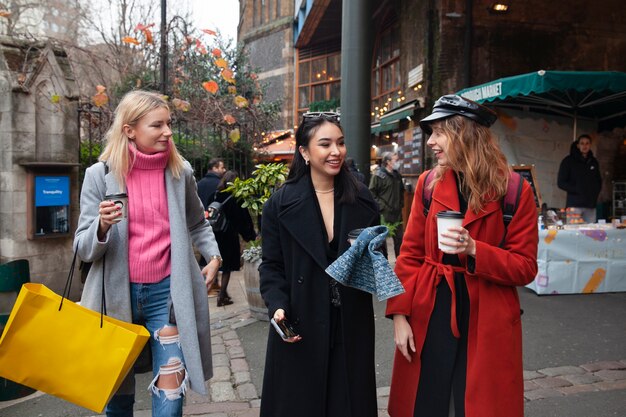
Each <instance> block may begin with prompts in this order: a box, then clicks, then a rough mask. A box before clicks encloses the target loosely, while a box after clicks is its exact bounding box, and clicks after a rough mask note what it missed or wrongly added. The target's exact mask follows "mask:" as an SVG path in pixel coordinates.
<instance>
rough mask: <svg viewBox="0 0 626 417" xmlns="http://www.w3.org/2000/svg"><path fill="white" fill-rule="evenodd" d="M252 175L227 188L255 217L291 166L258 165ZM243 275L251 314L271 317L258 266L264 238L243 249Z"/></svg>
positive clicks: (264, 317) (256, 217) (265, 317)
mask: <svg viewBox="0 0 626 417" xmlns="http://www.w3.org/2000/svg"><path fill="white" fill-rule="evenodd" d="M255 168H256V169H255V170H254V171H253V172H252V176H251V177H250V178H246V179H245V180H242V179H241V178H236V179H235V181H233V183H231V184H230V185H229V186H228V187H227V188H226V189H225V190H224V191H226V192H230V193H232V195H233V196H234V197H235V198H236V199H237V200H238V201H239V202H241V206H242V207H243V208H247V209H248V210H249V211H250V214H251V215H252V217H253V218H255V219H258V218H259V215H260V214H261V211H262V210H263V205H264V204H265V202H266V201H267V199H268V198H269V197H270V195H272V193H273V192H274V190H275V189H276V188H277V187H278V186H280V184H282V183H283V182H284V181H285V179H286V178H287V173H288V171H289V170H288V168H287V166H286V165H284V164H278V163H269V164H259V165H256V166H255ZM242 258H243V261H244V262H243V276H244V282H245V286H246V298H247V300H248V306H249V308H250V312H251V313H252V315H253V316H254V317H256V318H258V319H261V320H268V317H267V308H266V307H265V302H264V301H263V298H262V297H261V292H260V290H259V283H260V279H259V265H260V263H261V240H260V239H257V240H256V241H253V242H250V243H249V244H248V245H247V246H246V248H245V249H244V250H243V254H242Z"/></svg>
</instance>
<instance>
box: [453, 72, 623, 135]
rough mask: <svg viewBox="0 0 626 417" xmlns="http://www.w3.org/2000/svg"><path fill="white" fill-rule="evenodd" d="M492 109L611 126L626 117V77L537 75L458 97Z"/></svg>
mask: <svg viewBox="0 0 626 417" xmlns="http://www.w3.org/2000/svg"><path fill="white" fill-rule="evenodd" d="M457 94H458V95H461V96H463V97H466V98H468V99H470V100H474V101H477V102H479V103H483V104H485V105H488V106H495V107H504V108H514V109H519V110H525V111H531V112H539V113H548V114H555V115H561V116H570V117H573V118H574V120H576V119H577V118H578V119H581V118H582V119H589V120H595V121H597V122H601V124H604V127H607V128H610V127H609V125H611V124H613V125H615V126H623V125H620V123H622V122H623V120H624V115H626V73H623V72H617V71H543V70H542V71H537V72H531V73H528V74H522V75H516V76H513V77H506V78H500V79H498V80H495V81H491V82H488V83H485V84H481V85H478V86H475V87H470V88H466V89H463V90H461V91H459V92H458V93H457Z"/></svg>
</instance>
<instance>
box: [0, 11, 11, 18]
mask: <svg viewBox="0 0 626 417" xmlns="http://www.w3.org/2000/svg"><path fill="white" fill-rule="evenodd" d="M9 16H11V12H10V11H8V10H0V17H9Z"/></svg>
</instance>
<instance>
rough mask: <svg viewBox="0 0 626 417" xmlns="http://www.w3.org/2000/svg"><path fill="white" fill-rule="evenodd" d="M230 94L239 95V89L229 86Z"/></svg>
mask: <svg viewBox="0 0 626 417" xmlns="http://www.w3.org/2000/svg"><path fill="white" fill-rule="evenodd" d="M228 94H233V95H235V94H237V87H235V86H234V85H229V86H228Z"/></svg>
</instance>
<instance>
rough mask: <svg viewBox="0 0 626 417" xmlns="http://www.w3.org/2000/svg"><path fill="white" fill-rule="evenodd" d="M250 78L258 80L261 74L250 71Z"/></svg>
mask: <svg viewBox="0 0 626 417" xmlns="http://www.w3.org/2000/svg"><path fill="white" fill-rule="evenodd" d="M250 78H251V79H253V80H256V79H257V78H259V76H258V75H256V73H254V72H252V73H250Z"/></svg>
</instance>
